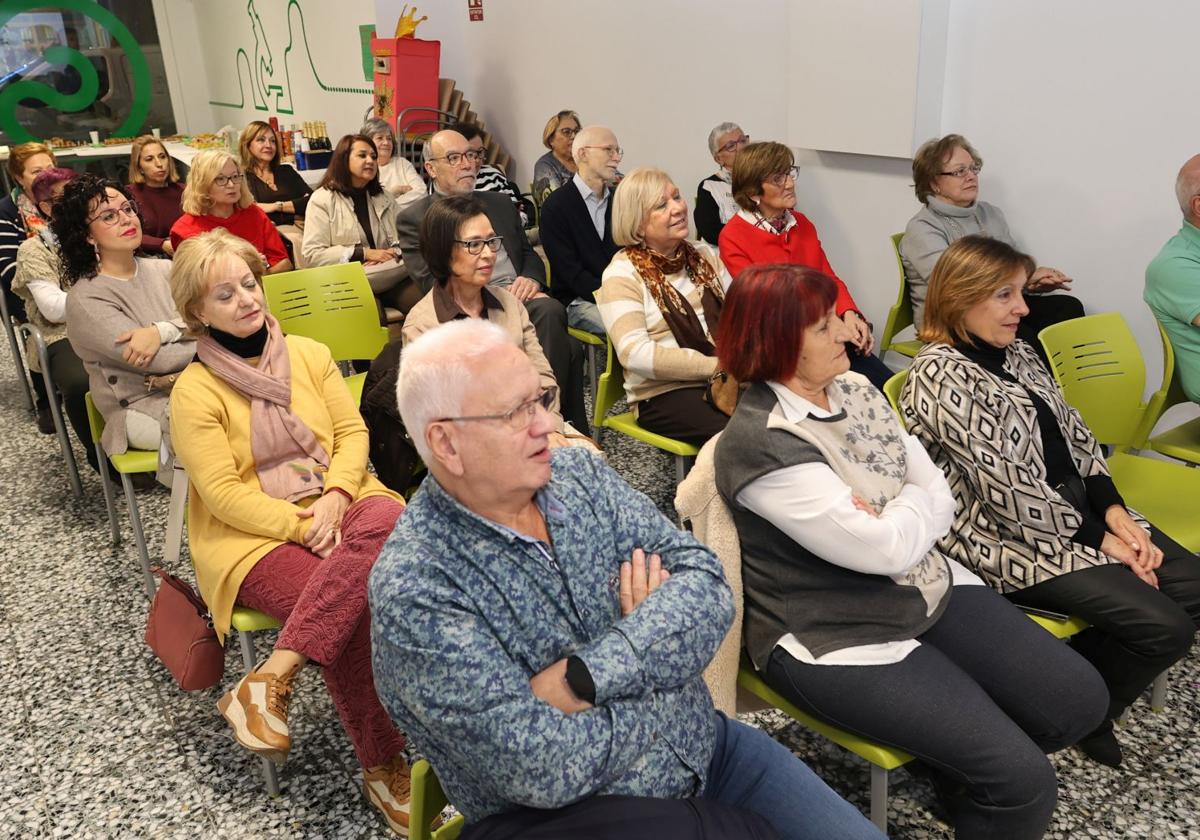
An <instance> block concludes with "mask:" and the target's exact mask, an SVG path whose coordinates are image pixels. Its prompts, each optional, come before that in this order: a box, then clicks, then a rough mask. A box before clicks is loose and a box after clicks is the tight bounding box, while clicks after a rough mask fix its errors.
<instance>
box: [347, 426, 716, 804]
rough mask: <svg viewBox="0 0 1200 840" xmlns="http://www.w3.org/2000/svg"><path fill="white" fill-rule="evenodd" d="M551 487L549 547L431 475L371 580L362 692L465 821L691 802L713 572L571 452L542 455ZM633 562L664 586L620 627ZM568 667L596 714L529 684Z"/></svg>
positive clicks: (697, 768) (707, 745)
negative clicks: (586, 802) (608, 803)
mask: <svg viewBox="0 0 1200 840" xmlns="http://www.w3.org/2000/svg"><path fill="white" fill-rule="evenodd" d="M551 474H552V475H551V479H550V483H549V484H548V485H547V486H546V487H545V488H543V490H542V491H541V492H540V493H539V494H538V496H537V503H538V505H539V507H540V508H541V510H542V513H543V514H544V516H545V519H546V527H547V530H548V531H549V533H550V539H551V544H546V543H542V542H539V541H538V540H532V539H530V538H528V537H526V536H523V535H518V534H516V533H515V532H513V531H511V530H509V529H508V528H506V527H504V526H502V525H499V524H497V523H495V522H492V521H490V520H487V519H484V518H482V517H480V516H478V515H476V514H474V513H472V512H471V511H469V510H467V509H466V508H465V507H463V506H462V505H461V504H459V503H458V502H457V501H456V500H455V499H454V498H452V497H451V496H450V495H449V494H448V493H447V492H446V491H445V490H444V489H443V488H442V487H441V486H440V485H439V484H438V483H437V481H436V480H434V478H433V477H432V476H430V477H428V478H426V479H425V482H424V484H422V486H421V489H420V491H418V493H417V494H416V495H415V496H414V497H413V499H412V502H411V503H410V504H409V506H408V508H407V509H406V510H405V512H404V515H403V516H402V517H400V520H399V522H398V523H397V524H396V529H395V531H393V532H392V535H391V537H390V538H389V539H388V541H387V544H386V545H385V546H384V547H383V551H382V552H381V553H380V555H379V559H378V561H377V562H376V563H375V567H374V569H373V570H372V572H371V578H370V585H369V593H370V602H371V616H372V623H371V630H372V633H371V637H372V647H373V652H374V658H373V661H374V671H375V689H376V691H377V692H378V694H379V697H380V699H381V700H382V701H383V705H384V706H385V707H386V708H387V710H388V712H389V713H390V714H391V716H392V718H393V719H394V720H395V721H396V723H397V725H398V726H400V728H401V729H403V730H404V732H406V733H407V734H408V736H409V738H411V739H412V741H413V742H414V744H415V745H416V746H417V748H418V749H420V750H421V751H422V752H423V753H424V755H425V756H426V757H428V758H429V760H430V762H431V763H432V764H433V766H434V769H435V770H436V771H437V774H438V778H439V779H440V780H441V783H442V785H443V787H444V788H445V790H446V794H447V796H448V797H449V799H450V801H451V802H453V803H454V805H455V806H456V807H457V808H458V809H459V810H460V811H461V812H462V813H463V814H464V815H466V817H467V819H468V820H469V821H471V822H475V821H477V820H480V819H482V818H484V817H487V816H489V815H491V814H495V813H500V812H503V811H507V810H511V809H513V808H516V807H518V806H528V807H534V808H559V807H562V806H564V805H567V804H570V803H571V802H575V801H577V800H580V799H583V798H585V797H588V796H592V795H596V794H624V795H630V796H655V797H685V796H693V795H698V794H699V793H700V792H701V791H702V790H703V787H704V783H705V780H706V777H707V773H708V765H709V761H710V759H711V757H712V751H713V745H714V728H713V727H714V721H715V716H714V711H713V706H712V700H711V698H710V697H709V694H708V689H707V688H706V687H705V685H704V682H703V680H702V679H701V676H700V675H701V672H702V671H703V669H704V667H705V666H706V665H707V664H708V662H709V660H710V659H711V658H712V656H713V654H714V653H715V652H716V650H717V647H718V646H719V645H720V643H721V640H722V639H723V638H724V636H725V632H726V630H728V628H729V625H730V622H731V621H732V620H733V597H732V594H731V593H730V590H729V586H728V584H727V583H726V582H725V577H724V573H723V572H722V570H721V565H720V563H719V562H718V560H717V558H716V556H715V555H714V554H713V553H712V552H711V551H710V550H709V549H707V548H705V547H704V546H703V545H701V544H700V543H699V542H697V541H696V540H695V539H694V538H693V537H692V536H691V535H690V534H687V533H685V532H682V531H679V530H678V529H676V528H675V527H674V526H673V525H672V524H671V523H670V522H668V521H667V519H666V518H665V517H663V515H662V514H661V513H660V512H659V511H658V509H657V508H655V506H654V505H653V503H652V502H651V501H650V500H649V499H648V498H646V497H645V496H644V495H642V494H641V493H638V492H637V491H635V490H633V489H632V488H631V487H630V486H629V485H628V484H626V483H625V482H624V481H623V480H622V479H621V478H620V477H619V476H618V475H617V474H616V473H615V472H613V471H612V469H610V468H609V467H608V465H607V464H605V463H604V461H603V460H602V459H601V458H599V457H597V456H595V455H593V454H591V453H590V452H588V451H587V450H584V449H579V448H563V449H555V450H554V451H553V453H552V455H551ZM635 548H643V549H644V550H645V551H646V554H647V555H649V554H650V553H651V552H654V553H657V554H659V555H660V556H661V557H662V560H663V565H664V567H665V568H667V569H668V570H669V571H670V572H671V577H670V579H669V580H668V581H667V582H666V583H664V584H663V585H662V586H661V587H660V588H659V589H657V590H656V591H655V592H654V593H652V594H651V595H650V597H649V598H647V599H646V600H645V601H644V602H643V603H642V604H641V605H639V606H638V607H637V608H636V609H635V610H634V611H633V612H632V613H630V614H629V615H628V616H624V617H622V615H621V608H620V604H619V601H618V589H619V586H618V579H619V578H618V572H619V568H620V564H621V562H622V561H623V560H626V559H628V558H629V556H630V555H631V554H632V553H633V550H634V549H635ZM572 654H574V655H576V656H578V657H579V658H581V659H582V660H583V661H584V663H585V664H586V665H587V667H588V670H589V672H590V673H591V676H592V680H593V681H594V683H595V686H596V705H595V707H594V708H592V709H589V710H588V711H585V712H580V713H578V714H573V715H568V714H564V713H563V712H560V711H559V710H558V709H556V708H554V707H553V706H551V705H549V704H548V703H546V702H544V701H542V700H539V699H538V698H536V697H535V696H534V695H533V692H532V690H531V689H530V686H529V680H530V679H531V678H532V677H533V676H534V674H536V673H538V672H539V671H541V670H543V669H545V668H546V667H548V666H549V665H551V664H553V663H554V662H556V661H558V660H559V659H562V658H563V657H566V656H570V655H572Z"/></svg>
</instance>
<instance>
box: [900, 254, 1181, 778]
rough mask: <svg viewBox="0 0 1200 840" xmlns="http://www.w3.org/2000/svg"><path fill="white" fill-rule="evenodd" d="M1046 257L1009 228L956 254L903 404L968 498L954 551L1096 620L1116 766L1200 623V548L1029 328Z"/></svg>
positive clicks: (1108, 751) (935, 287) (1093, 638)
mask: <svg viewBox="0 0 1200 840" xmlns="http://www.w3.org/2000/svg"><path fill="white" fill-rule="evenodd" d="M1034 268H1035V266H1034V262H1033V260H1032V259H1031V258H1030V257H1028V256H1026V255H1025V254H1022V253H1020V252H1018V251H1017V250H1016V249H1014V248H1013V247H1012V246H1010V245H1008V244H1006V243H1004V242H1001V241H999V240H996V239H989V238H986V237H981V236H966V237H963V238H962V239H960V240H958V241H957V242H955V243H953V244H952V245H950V247H948V248H947V249H946V251H945V253H944V254H943V255H942V257H941V259H940V260H939V261H938V264H937V266H936V267H935V268H934V271H933V274H932V276H931V278H930V284H929V297H928V299H927V301H926V308H925V322H924V325H923V327H922V330H921V334H920V337H921V339H922V340H924V341H926V342H928V343H927V344H926V346H925V347H924V348H923V349H922V350H921V352H920V353H918V354H917V357H916V359H915V360H914V361H913V365H912V369H911V371H910V373H909V377H908V382H907V383H906V385H905V388H904V392H903V394H902V396H901V404H902V408H903V412H904V416H905V420H906V421H907V423H908V428H909V431H910V432H911V433H912V434H914V435H916V436H917V437H918V438H919V439H920V440H921V442H922V443H923V444H924V445H925V448H926V449H927V450H928V451H929V454H930V455H931V456H932V457H933V459H934V462H935V463H936V464H937V465H938V466H939V467H941V468H942V470H944V471H945V473H946V477H947V480H948V481H949V482H950V488H951V491H952V492H953V493H954V496H955V498H956V500H957V509H956V513H955V522H954V526H953V527H952V528H951V530H950V533H949V534H948V535H947V536H946V537H944V538H943V539H942V541H941V543H940V546H941V548H942V549H943V550H944V551H945V552H946V554H947V555H948V556H950V557H952V558H953V559H955V560H958V561H959V562H961V563H963V564H965V565H966V566H968V567H969V568H971V569H973V570H974V571H975V572H976V573H977V574H979V576H980V577H982V578H983V579H984V580H985V581H986V582H987V583H989V584H990V585H991V586H993V587H995V588H997V589H998V590H1000V591H1001V592H1002V593H1004V594H1005V595H1007V596H1008V597H1009V598H1010V599H1011V600H1013V601H1014V602H1016V603H1017V604H1020V605H1022V606H1028V607H1033V608H1040V609H1045V610H1052V611H1054V612H1059V613H1065V614H1069V615H1075V616H1079V617H1081V618H1084V619H1086V620H1087V621H1088V622H1089V623H1090V624H1091V625H1092V626H1091V627H1090V628H1089V629H1088V630H1085V631H1084V632H1083V633H1080V634H1079V635H1077V636H1076V637H1075V638H1074V639H1073V640H1072V643H1073V644H1074V646H1075V648H1076V649H1077V650H1078V651H1079V652H1080V653H1082V654H1083V655H1084V656H1085V657H1086V658H1087V659H1088V660H1089V661H1091V663H1092V664H1093V665H1094V666H1096V669H1097V670H1098V671H1099V672H1100V674H1101V675H1102V676H1103V677H1104V679H1105V682H1106V683H1107V684H1108V689H1109V694H1110V698H1111V699H1110V705H1109V715H1108V719H1107V720H1106V721H1105V723H1104V724H1103V725H1102V726H1101V727H1100V728H1099V729H1097V730H1096V731H1095V732H1093V733H1092V735H1091V736H1089V738H1087V739H1085V741H1084V742H1082V743H1081V744H1080V746H1081V747H1083V749H1084V751H1085V752H1087V753H1088V755H1090V756H1091V757H1092V758H1094V759H1095V760H1097V761H1100V762H1102V763H1105V764H1109V765H1111V766H1116V765H1117V764H1119V763H1120V760H1121V750H1120V745H1119V744H1118V743H1117V740H1116V738H1115V736H1114V735H1113V732H1112V720H1113V719H1114V718H1117V717H1119V716H1120V715H1121V713H1122V712H1123V711H1124V710H1125V708H1126V707H1127V706H1129V704H1130V703H1131V702H1132V701H1133V700H1134V699H1135V698H1136V697H1137V696H1138V695H1139V694H1140V693H1141V691H1142V690H1143V689H1144V688H1145V687H1146V686H1147V685H1149V683H1150V682H1151V681H1152V680H1153V679H1154V678H1155V676H1157V675H1158V674H1159V673H1160V672H1161V671H1163V670H1164V669H1166V668H1168V667H1169V666H1170V665H1171V664H1172V663H1173V662H1175V661H1176V660H1178V659H1179V658H1180V657H1182V656H1183V655H1184V654H1185V653H1187V651H1188V648H1189V647H1190V646H1191V644H1192V639H1193V637H1194V635H1195V631H1196V627H1197V626H1200V558H1197V557H1196V556H1195V555H1193V554H1191V553H1190V552H1189V551H1188V550H1187V549H1185V548H1184V547H1182V546H1180V545H1179V544H1177V543H1175V542H1174V541H1173V540H1171V539H1170V538H1169V537H1167V536H1166V535H1165V534H1163V533H1162V532H1161V531H1159V530H1158V529H1156V528H1154V527H1153V526H1152V525H1151V524H1150V523H1148V522H1146V520H1145V519H1144V518H1143V517H1141V516H1140V515H1139V514H1137V513H1136V512H1135V511H1131V510H1129V509H1127V508H1126V507H1125V503H1124V501H1123V500H1122V498H1121V495H1120V493H1119V492H1118V491H1117V488H1116V486H1115V485H1114V483H1113V480H1112V478H1111V477H1110V475H1109V470H1108V465H1107V464H1106V463H1105V460H1104V454H1103V452H1102V451H1101V449H1100V445H1099V444H1098V443H1097V441H1096V438H1095V437H1094V436H1093V435H1092V433H1091V431H1090V430H1089V429H1088V427H1087V425H1086V424H1085V423H1084V422H1083V418H1082V417H1080V415H1079V413H1078V412H1077V411H1075V410H1074V409H1073V408H1071V407H1070V406H1069V405H1067V403H1066V401H1065V400H1064V399H1063V395H1062V392H1061V391H1060V390H1059V388H1058V386H1057V384H1056V383H1055V382H1054V380H1053V379H1052V378H1051V376H1050V374H1049V372H1047V370H1046V368H1045V367H1044V366H1043V365H1042V364H1041V362H1040V361H1039V359H1038V356H1037V353H1036V352H1035V351H1034V349H1033V348H1032V347H1030V346H1029V345H1028V344H1027V343H1025V342H1024V341H1021V340H1019V339H1017V338H1016V332H1017V325H1018V324H1019V323H1020V320H1021V318H1022V317H1023V316H1024V315H1025V314H1026V313H1027V312H1028V311H1029V310H1028V308H1027V307H1026V305H1025V302H1024V299H1023V295H1022V290H1023V288H1024V286H1025V284H1026V282H1027V280H1028V278H1029V276H1030V274H1031V273H1032V272H1033V270H1034Z"/></svg>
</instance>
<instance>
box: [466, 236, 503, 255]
mask: <svg viewBox="0 0 1200 840" xmlns="http://www.w3.org/2000/svg"><path fill="white" fill-rule="evenodd" d="M454 241H455V242H456V243H458V244H459V245H461V246H463V248H465V249H466V251H467V253H468V254H470V255H471V256H472V257H478V256H479V255H480V254H482V253H483V246H484V245H486V246H487V248H488V250H489V251H491V252H492V253H493V254H495V253H497V252H498V251H499V250H500V246H501V245H503V244H504V237H503V236H493V237H491V238H490V239H455V240H454Z"/></svg>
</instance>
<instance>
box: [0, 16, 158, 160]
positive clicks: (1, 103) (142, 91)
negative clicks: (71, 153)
mask: <svg viewBox="0 0 1200 840" xmlns="http://www.w3.org/2000/svg"><path fill="white" fill-rule="evenodd" d="M53 10H61V11H64V12H78V13H80V14H82V15H86V16H87V17H90V18H91V19H92V20H94V21H96V22H97V23H98V24H100V26H101V27H103V28H104V30H105V31H106V32H108V34H109V35H110V36H111V37H112V38H113V40H115V41H116V42H117V44H118V45H119V46H120V47H121V49H122V50H124V51H125V57H126V58H127V59H128V61H129V71H130V80H131V81H132V84H133V102H132V103H131V106H130V109H129V116H127V117H126V118H125V121H124V122H122V123H121V124H120V125H119V126H118V127H117V129H116V130H115V131H114V132H113V133H114V134H115V135H117V136H125V137H128V136H132V135H135V134H137V133H138V132H139V130H140V129H141V128H142V125H143V124H144V123H145V122H146V115H147V114H149V113H150V96H151V90H150V64H149V62H147V61H146V55H145V53H143V52H142V48H141V45H139V44H138V42H137V39H136V38H134V37H133V34H132V33H130V31H129V30H128V29H127V28H126V27H125V24H123V23H121V21H120V20H118V19H117V16H116V15H114V14H113V13H112V12H110V11H109V10H108V9H106V8H104V7H103V6H100V5H98V4H97V3H95V2H93V0H60V2H58V3H54V4H49V3H46V2H44V0H4V1H3V2H2V3H0V29H2V28H4V26H5V25H6V24H7V23H8V22H9V21H10V20H12V19H13V18H14V17H16V16H17V15H19V14H21V13H22V12H30V11H39V12H45V11H53ZM42 57H43V58H44V59H45V60H46V61H47V62H48V63H50V64H68V65H70V66H71V67H73V68H74V69H75V70H77V71H78V72H79V76H80V80H81V81H80V85H79V90H77V91H75V92H74V93H69V94H64V93H60V92H59V91H57V90H55V89H54V88H52V87H50V86H49V85H47V84H44V83H42V82H34V81H29V80H22V81H19V82H14V83H13V84H11V85H9V86H8V87H6V88H5V89H4V90H3V91H2V92H0V128H3V129H4V132H5V133H6V134H7V135H8V136H9V138H10V140H12V142H15V143H28V142H30V141H32V140H36V139H37V138H36V137H34V136H33V135H32V134H30V133H29V131H28V130H26V129H25V127H24V126H22V125H21V124H20V123H19V122H17V115H16V112H17V104H18V103H19V102H21V101H22V100H26V99H32V100H34V101H37V102H41V103H42V104H43V105H45V106H46V107H48V108H53V109H55V110H57V111H62V112H64V113H74V112H76V111H82V110H83V109H84V108H87V107H89V106H90V105H91V104H92V103H93V102H95V101H96V95H97V94H98V93H99V92H100V81H99V77H98V75H97V74H96V69H95V68H94V67H93V66H92V63H91V62H90V61H89V60H88V58H87V56H85V55H84V54H83V53H81V52H80V51H79V50H76V49H73V48H71V47H65V46H62V45H61V44H59V45H55V46H51V47H47V48H46V51H45V52H44V53H43V54H42Z"/></svg>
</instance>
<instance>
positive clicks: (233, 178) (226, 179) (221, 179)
mask: <svg viewBox="0 0 1200 840" xmlns="http://www.w3.org/2000/svg"><path fill="white" fill-rule="evenodd" d="M213 183H214V184H216V185H217V186H218V187H228V186H229V185H230V184H240V183H242V173H241V172H235V173H234V174H233V175H218V176H217V177H216V178H213Z"/></svg>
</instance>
